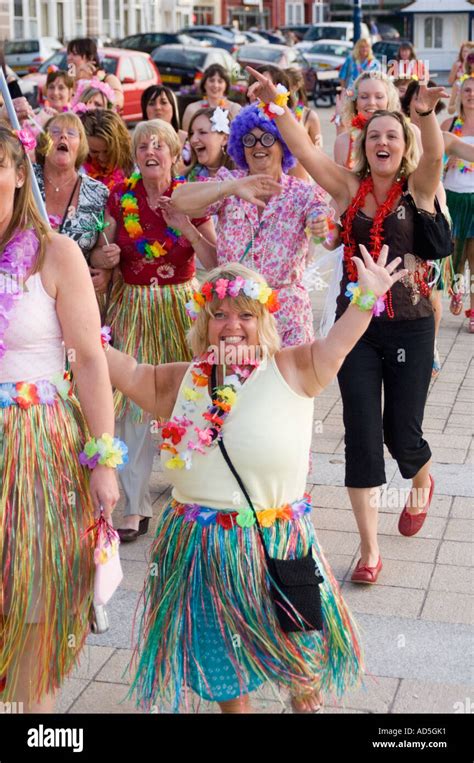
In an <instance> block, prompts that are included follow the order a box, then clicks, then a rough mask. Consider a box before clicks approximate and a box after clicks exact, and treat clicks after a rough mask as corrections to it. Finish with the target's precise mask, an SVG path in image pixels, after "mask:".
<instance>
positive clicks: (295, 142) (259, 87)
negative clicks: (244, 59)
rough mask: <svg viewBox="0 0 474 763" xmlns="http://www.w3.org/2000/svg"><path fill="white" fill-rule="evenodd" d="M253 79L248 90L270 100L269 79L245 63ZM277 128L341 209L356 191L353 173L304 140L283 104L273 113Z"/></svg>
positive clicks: (273, 90) (300, 127)
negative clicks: (280, 112) (282, 106)
mask: <svg viewBox="0 0 474 763" xmlns="http://www.w3.org/2000/svg"><path fill="white" fill-rule="evenodd" d="M247 71H248V72H250V74H252V75H253V76H254V77H255V79H256V82H254V84H253V85H251V86H250V88H249V94H251V95H255V96H257V97H258V98H259V99H261V100H262V101H264V102H265V103H271V102H272V101H274V99H275V96H276V95H277V90H276V87H275V85H274V84H273V82H272V81H271V80H270V79H269V78H268V77H265V76H264V75H263V74H260V72H258V71H256V70H255V69H252V68H251V67H250V66H247ZM275 120H276V123H277V125H278V129H279V131H280V133H281V135H282V137H283V139H284V141H285V143H286V144H287V146H288V148H289V149H290V151H291V153H292V154H293V155H294V156H295V157H296V158H297V159H298V161H299V162H300V163H301V164H302V165H303V167H304V168H305V170H306V171H307V172H308V173H309V174H310V175H311V177H312V178H314V180H315V181H316V182H317V183H318V184H319V185H320V186H321V187H322V188H324V189H325V190H326V191H327V192H328V193H329V194H330V195H331V196H332V198H333V199H335V201H336V202H337V205H338V207H339V208H340V209H345V208H346V207H347V206H348V204H349V202H350V200H351V199H352V197H353V196H354V195H355V193H356V192H357V188H358V186H359V181H358V179H357V178H356V176H355V175H354V174H353V173H352V172H349V170H347V169H345V167H341V166H340V165H338V164H336V162H334V161H333V160H332V159H331V158H330V157H329V156H327V155H326V154H325V153H324V151H321V149H320V148H318V147H317V146H313V145H311V143H310V142H309V141H308V138H307V135H306V130H305V129H304V127H303V125H301V124H300V123H299V122H297V121H296V119H295V118H294V116H293V114H292V113H291V111H290V110H289V109H288V108H287V107H285V108H284V113H283V114H281V115H278V116H275Z"/></svg>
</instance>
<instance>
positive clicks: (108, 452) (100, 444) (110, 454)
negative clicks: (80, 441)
mask: <svg viewBox="0 0 474 763" xmlns="http://www.w3.org/2000/svg"><path fill="white" fill-rule="evenodd" d="M79 461H80V463H81V464H82V466H88V467H89V469H94V468H95V467H96V466H97V464H100V465H101V466H109V467H110V468H111V469H119V470H120V469H123V467H124V466H125V464H126V463H127V461H128V448H127V446H126V445H125V443H124V442H122V441H121V440H119V439H118V437H111V435H109V434H106V433H104V434H103V435H102V437H98V438H97V439H96V438H95V437H91V438H90V439H89V440H87V442H86V444H85V445H84V450H83V451H82V452H81V453H79Z"/></svg>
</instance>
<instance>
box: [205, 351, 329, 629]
mask: <svg viewBox="0 0 474 763" xmlns="http://www.w3.org/2000/svg"><path fill="white" fill-rule="evenodd" d="M211 379H212V389H215V387H216V367H215V366H213V367H212V376H211ZM218 445H219V448H220V451H221V453H222V455H223V456H224V459H225V462H226V464H227V466H228V467H229V469H230V470H231V472H232V474H233V475H234V477H235V479H236V480H237V483H238V485H239V487H240V489H241V490H242V492H243V494H244V496H245V498H246V500H247V503H248V504H249V506H250V508H251V509H252V511H253V515H254V517H255V523H256V526H257V530H258V534H259V536H260V540H261V543H262V547H263V551H264V554H265V562H266V565H267V569H268V572H269V575H270V578H271V584H270V593H271V596H272V599H273V603H274V605H275V613H276V616H277V618H278V621H279V623H280V626H281V628H282V630H283V631H284V632H285V633H291V632H293V631H320V630H322V629H323V615H322V608H321V593H320V590H319V585H320V583H322V582H323V581H324V578H323V577H322V575H321V573H320V571H319V569H318V566H317V564H316V560H315V559H314V557H313V555H312V553H311V549H310V550H309V551H308V553H307V554H306V556H303V557H302V558H301V559H274V558H272V557H271V556H270V554H269V553H268V550H267V546H266V544H265V539H264V537H263V532H262V528H261V525H260V523H259V521H258V516H257V512H256V511H255V508H254V505H253V503H252V501H251V498H250V496H249V494H248V492H247V489H246V487H245V485H244V483H243V482H242V480H241V479H240V477H239V474H238V473H237V470H236V469H235V467H234V465H233V463H232V461H231V460H230V457H229V454H228V453H227V450H226V447H225V445H224V443H223V441H222V439H219V440H218ZM288 602H289V603H288ZM292 610H293V611H292Z"/></svg>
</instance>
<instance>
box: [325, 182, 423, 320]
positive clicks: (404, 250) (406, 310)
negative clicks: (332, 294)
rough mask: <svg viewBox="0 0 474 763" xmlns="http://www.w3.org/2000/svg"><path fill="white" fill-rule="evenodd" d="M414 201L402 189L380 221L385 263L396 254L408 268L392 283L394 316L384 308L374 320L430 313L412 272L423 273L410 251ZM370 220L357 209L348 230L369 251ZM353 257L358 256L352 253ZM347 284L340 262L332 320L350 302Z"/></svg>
mask: <svg viewBox="0 0 474 763" xmlns="http://www.w3.org/2000/svg"><path fill="white" fill-rule="evenodd" d="M414 214H415V211H414V201H413V198H412V197H411V195H410V193H409V191H407V190H406V191H404V193H403V194H402V196H401V197H400V201H399V202H398V206H397V208H396V209H395V210H394V211H393V212H391V213H390V214H389V215H387V217H386V218H385V221H384V224H383V235H384V243H386V244H388V247H389V251H388V257H387V262H391V261H392V260H394V259H395V258H396V257H401V258H402V262H401V263H400V266H399V267H400V268H402V267H403V268H408V270H409V272H408V273H407V275H406V276H404V278H402V279H401V281H397V283H396V284H394V285H393V286H392V289H391V291H392V305H393V312H394V317H393V318H389V317H388V315H387V310H386V309H385V310H384V312H383V313H382V314H381V315H380V316H378V317H375V316H374V320H377V321H386V320H394V321H397V320H399V321H400V320H415V319H416V318H426V317H428V316H430V315H432V314H433V308H432V305H431V301H430V299H429V298H428V297H424V296H423V295H422V294H420V291H419V287H418V284H417V283H416V281H415V277H414V274H415V271H416V270H418V272H419V273H420V274H421V273H423V267H424V265H425V262H424V261H423V260H422V259H420V258H419V257H417V256H416V255H415V253H414V251H413V249H414V246H413V224H414V222H413V221H414ZM345 217H346V212H343V214H342V215H341V224H342V225H343V226H344V223H345ZM372 224H373V219H372V218H371V217H367V215H365V214H364V213H363V212H362V211H361V210H359V211H358V212H357V214H356V216H355V217H354V222H353V225H352V233H353V237H354V240H355V242H356V244H364V246H366V247H367V249H368V251H369V252H370V230H371V228H372ZM356 256H359V255H357V254H356ZM348 283H350V281H349V278H348V275H347V271H346V266H345V263H344V270H343V276H342V281H341V290H340V292H339V296H338V298H337V302H336V319H337V318H340V317H341V315H342V314H343V313H344V311H345V310H346V309H347V307H348V306H349V304H350V299H349V297H346V296H345V291H346V288H347V285H348Z"/></svg>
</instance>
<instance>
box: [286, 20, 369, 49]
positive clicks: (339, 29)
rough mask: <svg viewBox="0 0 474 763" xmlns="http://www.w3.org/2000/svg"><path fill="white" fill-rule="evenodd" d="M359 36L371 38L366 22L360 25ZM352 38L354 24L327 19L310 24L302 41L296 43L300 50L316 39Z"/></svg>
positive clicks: (350, 40)
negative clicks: (319, 22)
mask: <svg viewBox="0 0 474 763" xmlns="http://www.w3.org/2000/svg"><path fill="white" fill-rule="evenodd" d="M360 36H361V37H364V38H366V39H367V40H371V39H372V38H371V34H370V32H369V27H368V26H367V24H362V23H361V25H360ZM353 38H354V24H353V22H352V21H327V22H325V23H321V24H312V26H310V28H309V29H308V31H307V32H306V34H305V36H304V37H303V41H302V42H299V43H297V47H298V48H300V49H301V50H305V49H307V48H310V47H311V46H312V45H313V44H314V43H315V42H318V40H344V41H345V42H352V41H353Z"/></svg>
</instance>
